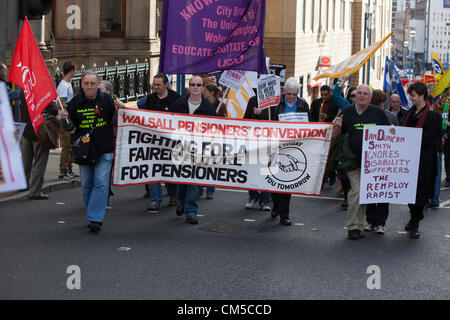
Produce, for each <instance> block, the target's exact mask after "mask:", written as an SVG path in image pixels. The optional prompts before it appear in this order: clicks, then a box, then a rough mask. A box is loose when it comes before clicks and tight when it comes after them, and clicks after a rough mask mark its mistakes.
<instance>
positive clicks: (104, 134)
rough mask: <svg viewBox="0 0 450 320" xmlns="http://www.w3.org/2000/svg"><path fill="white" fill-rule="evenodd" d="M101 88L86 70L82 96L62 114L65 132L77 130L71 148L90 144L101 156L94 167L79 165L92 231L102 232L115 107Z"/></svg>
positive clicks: (110, 161) (75, 98)
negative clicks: (76, 145) (77, 144)
mask: <svg viewBox="0 0 450 320" xmlns="http://www.w3.org/2000/svg"><path fill="white" fill-rule="evenodd" d="M98 85H99V78H98V75H97V74H96V73H95V72H93V71H86V72H85V73H84V74H83V77H82V78H81V87H82V91H81V93H80V94H79V95H77V96H75V97H74V98H73V99H72V100H71V101H70V102H69V103H68V108H67V110H62V111H61V112H60V116H61V119H62V121H61V124H62V125H63V127H64V129H65V130H67V131H74V133H73V134H72V145H75V144H76V143H77V142H78V143H79V144H81V143H82V142H83V143H85V142H89V143H90V144H93V145H94V146H95V150H96V154H97V156H98V160H97V162H96V163H95V164H92V165H86V164H83V165H80V174H81V189H82V193H83V200H84V204H85V207H86V218H87V220H88V221H89V229H90V231H91V232H99V231H100V229H101V226H102V225H103V218H104V216H105V212H106V206H107V203H108V194H109V183H110V172H111V165H112V161H113V159H114V129H113V117H114V114H115V112H116V108H115V106H114V100H113V99H112V97H111V96H110V95H107V94H103V93H102V92H101V91H100V89H98ZM67 119H68V120H69V121H68V122H67V121H66V120H67ZM75 160H76V159H75Z"/></svg>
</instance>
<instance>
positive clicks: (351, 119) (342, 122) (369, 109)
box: [336, 84, 389, 240]
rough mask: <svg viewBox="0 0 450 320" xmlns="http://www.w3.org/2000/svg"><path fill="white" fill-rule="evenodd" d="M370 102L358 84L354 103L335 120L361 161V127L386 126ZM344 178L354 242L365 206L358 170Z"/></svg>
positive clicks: (369, 94)
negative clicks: (346, 182) (360, 198)
mask: <svg viewBox="0 0 450 320" xmlns="http://www.w3.org/2000/svg"><path fill="white" fill-rule="evenodd" d="M371 99H372V89H370V87H369V86H367V85H364V84H363V85H360V86H359V87H358V88H357V89H356V98H355V102H356V103H355V104H353V105H350V106H348V107H347V108H345V109H344V111H343V116H342V118H338V119H337V121H336V125H337V126H338V127H340V128H341V133H342V134H348V135H349V136H348V141H349V143H350V148H351V150H352V152H353V153H354V154H355V155H356V156H357V157H358V159H361V154H362V141H363V140H362V139H363V133H364V125H368V124H370V125H389V121H388V119H387V117H386V114H385V112H384V111H383V110H381V109H380V108H378V107H376V106H374V105H371V104H370V101H371ZM359 163H361V161H359ZM347 175H348V177H349V180H350V185H351V189H350V191H349V193H348V204H349V207H348V211H347V230H348V238H349V239H351V240H357V239H359V238H363V237H364V235H363V230H364V217H365V213H366V205H360V204H359V185H360V178H361V168H357V169H355V170H351V171H347Z"/></svg>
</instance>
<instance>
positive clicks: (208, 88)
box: [203, 83, 227, 118]
mask: <svg viewBox="0 0 450 320" xmlns="http://www.w3.org/2000/svg"><path fill="white" fill-rule="evenodd" d="M218 95H219V88H217V86H216V85H215V84H214V83H206V84H205V86H204V87H203V96H204V97H205V98H206V99H208V101H209V102H211V103H212V104H213V106H214V108H216V112H217V115H218V116H219V117H222V118H226V117H227V106H226V105H225V104H224V103H220V100H219V97H218ZM219 104H220V108H219Z"/></svg>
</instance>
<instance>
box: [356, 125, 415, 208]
mask: <svg viewBox="0 0 450 320" xmlns="http://www.w3.org/2000/svg"><path fill="white" fill-rule="evenodd" d="M421 142H422V129H421V128H406V127H392V126H364V136H363V145H362V159H361V167H362V168H363V169H362V171H361V185H360V196H359V201H360V203H361V204H367V203H403V204H406V203H415V201H416V190H417V178H418V174H419V160H420V145H421Z"/></svg>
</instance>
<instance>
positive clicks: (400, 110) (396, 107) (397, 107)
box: [387, 93, 408, 125]
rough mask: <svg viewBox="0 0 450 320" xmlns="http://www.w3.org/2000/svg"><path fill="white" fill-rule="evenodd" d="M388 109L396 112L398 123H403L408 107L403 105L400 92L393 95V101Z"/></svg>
mask: <svg viewBox="0 0 450 320" xmlns="http://www.w3.org/2000/svg"><path fill="white" fill-rule="evenodd" d="M387 109H388V110H389V111H390V112H392V113H393V114H395V115H396V116H397V120H398V123H399V124H400V125H403V121H405V118H406V114H407V113H408V109H406V108H404V107H402V101H401V100H400V96H399V95H398V94H396V93H394V94H392V95H391V102H390V104H389V106H388V108H387Z"/></svg>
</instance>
